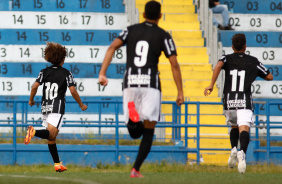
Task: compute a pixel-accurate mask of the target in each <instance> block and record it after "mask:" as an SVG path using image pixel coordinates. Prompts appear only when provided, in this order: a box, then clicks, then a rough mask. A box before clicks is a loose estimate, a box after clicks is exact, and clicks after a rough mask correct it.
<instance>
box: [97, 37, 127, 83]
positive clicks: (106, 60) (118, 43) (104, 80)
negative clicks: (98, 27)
mask: <svg viewBox="0 0 282 184" xmlns="http://www.w3.org/2000/svg"><path fill="white" fill-rule="evenodd" d="M122 45H123V42H122V40H120V39H119V38H117V39H115V40H114V41H113V42H112V44H111V45H110V47H109V48H108V50H107V52H106V55H105V58H104V61H103V64H102V67H101V70H100V72H99V83H100V84H101V85H103V86H106V85H107V84H108V79H107V77H106V72H107V69H108V67H109V65H110V63H111V61H112V58H113V55H114V53H115V51H116V50H117V49H119V48H120V47H121V46H122Z"/></svg>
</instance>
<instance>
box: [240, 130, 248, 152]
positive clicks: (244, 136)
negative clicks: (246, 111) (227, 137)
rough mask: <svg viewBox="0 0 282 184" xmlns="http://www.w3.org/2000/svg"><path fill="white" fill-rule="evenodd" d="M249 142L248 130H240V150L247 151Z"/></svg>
mask: <svg viewBox="0 0 282 184" xmlns="http://www.w3.org/2000/svg"><path fill="white" fill-rule="evenodd" d="M249 142H250V134H249V132H246V131H243V132H241V133H240V144H241V150H243V151H244V153H245V154H246V153H247V149H248V145H249Z"/></svg>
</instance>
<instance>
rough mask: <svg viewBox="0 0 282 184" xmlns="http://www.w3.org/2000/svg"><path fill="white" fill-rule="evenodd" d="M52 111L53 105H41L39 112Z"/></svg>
mask: <svg viewBox="0 0 282 184" xmlns="http://www.w3.org/2000/svg"><path fill="white" fill-rule="evenodd" d="M52 111H53V105H45V106H41V112H42V113H44V112H52Z"/></svg>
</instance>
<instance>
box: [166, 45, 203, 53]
mask: <svg viewBox="0 0 282 184" xmlns="http://www.w3.org/2000/svg"><path fill="white" fill-rule="evenodd" d="M177 54H179V55H190V54H192V55H194V54H195V55H197V54H200V55H204V54H205V55H206V54H207V48H206V47H177ZM162 55H164V54H162Z"/></svg>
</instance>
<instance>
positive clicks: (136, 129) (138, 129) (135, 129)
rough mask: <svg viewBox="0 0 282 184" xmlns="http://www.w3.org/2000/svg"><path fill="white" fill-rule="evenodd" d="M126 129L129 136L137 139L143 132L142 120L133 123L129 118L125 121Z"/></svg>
mask: <svg viewBox="0 0 282 184" xmlns="http://www.w3.org/2000/svg"><path fill="white" fill-rule="evenodd" d="M127 129H128V132H129V135H130V137H131V138H133V139H138V138H140V137H141V136H142V135H143V132H144V127H143V122H142V121H139V122H137V123H134V122H132V121H131V120H130V119H129V121H128V123H127Z"/></svg>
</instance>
